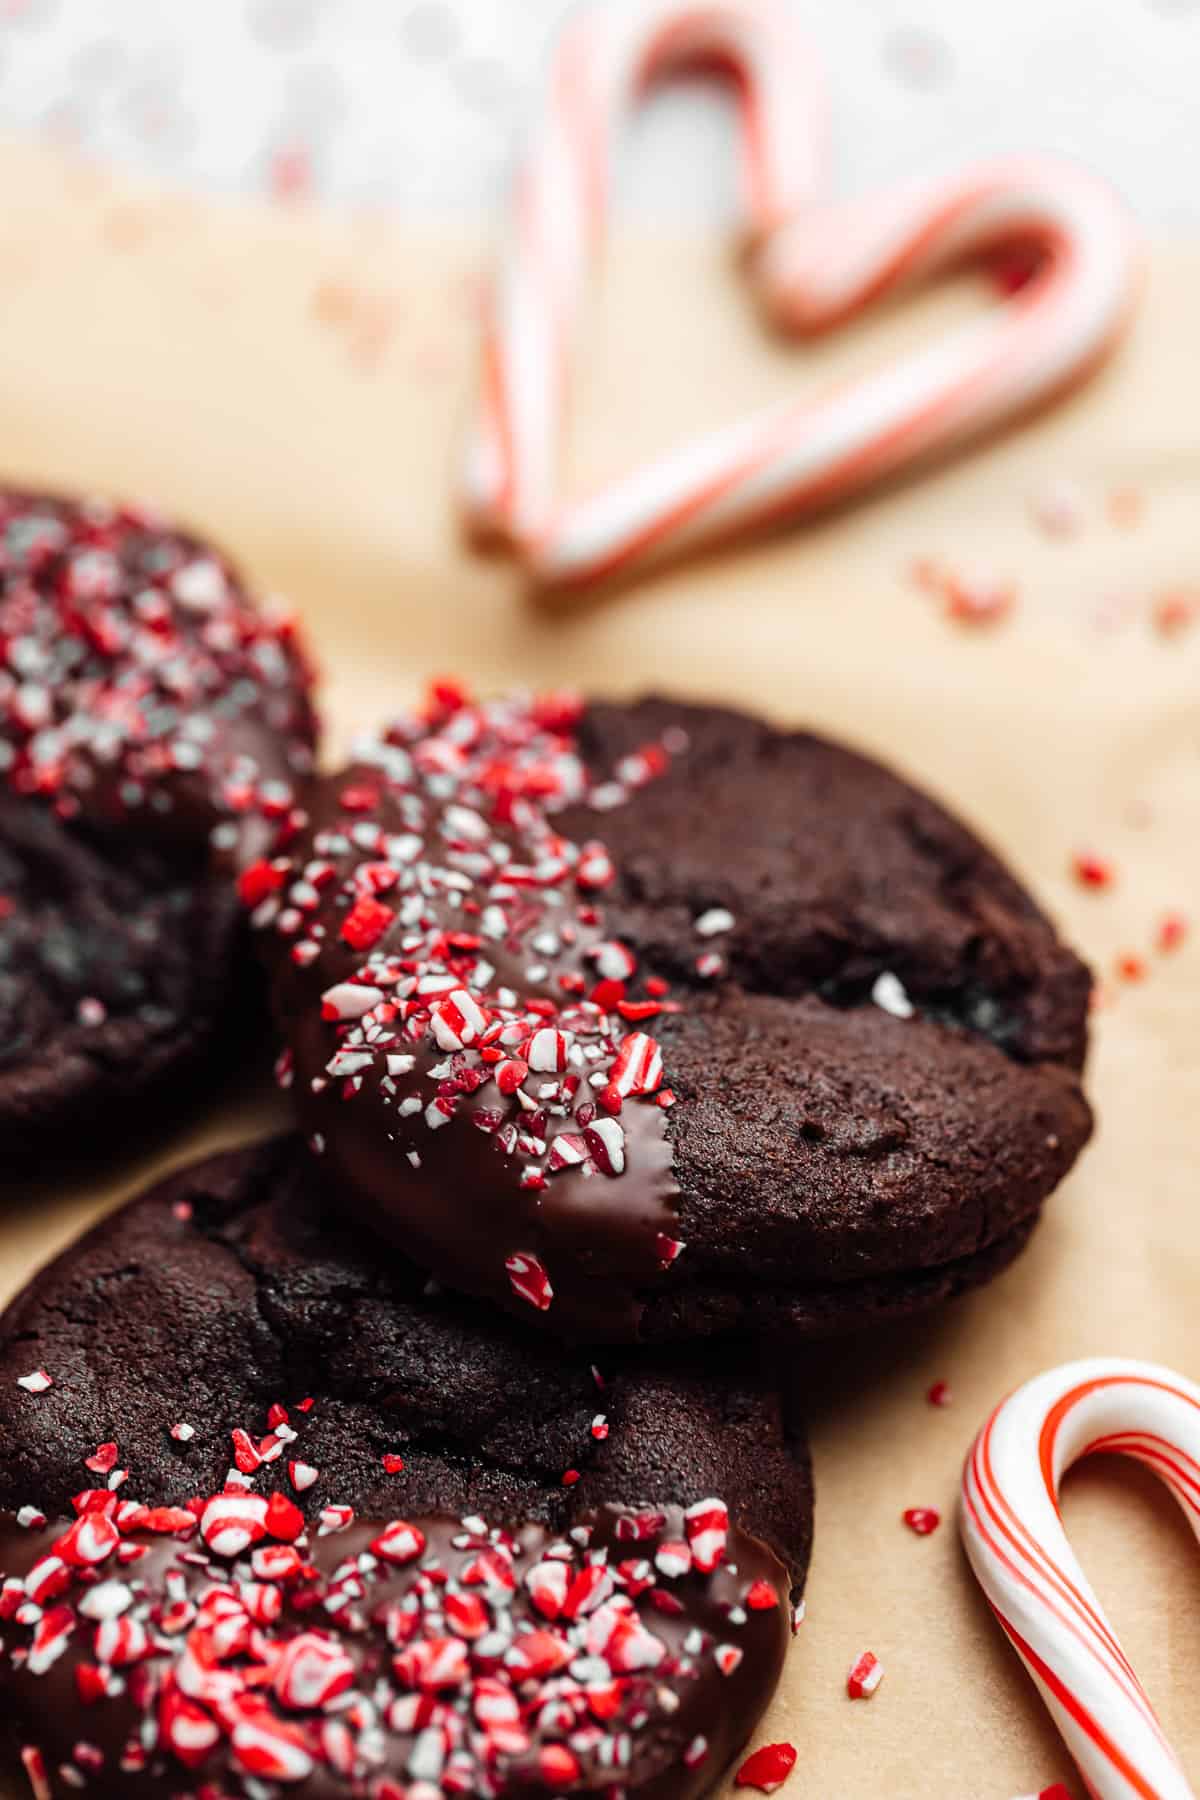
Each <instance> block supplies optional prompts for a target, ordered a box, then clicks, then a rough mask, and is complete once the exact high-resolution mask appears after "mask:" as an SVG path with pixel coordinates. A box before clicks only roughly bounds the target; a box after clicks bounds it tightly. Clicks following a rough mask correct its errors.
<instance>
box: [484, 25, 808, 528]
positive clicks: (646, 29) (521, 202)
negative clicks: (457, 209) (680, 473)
mask: <svg viewBox="0 0 1200 1800" xmlns="http://www.w3.org/2000/svg"><path fill="white" fill-rule="evenodd" d="M698 68H702V69H708V70H713V69H716V70H718V71H720V72H723V73H724V74H725V75H726V76H728V77H729V78H731V79H732V80H733V82H734V84H735V86H736V88H737V92H738V98H739V102H740V124H741V140H742V153H743V155H742V171H743V187H744V191H745V207H746V213H747V219H748V227H749V232H750V235H751V238H752V239H760V238H762V237H763V236H765V235H766V234H767V233H768V232H770V231H771V230H772V229H773V228H774V227H775V226H777V225H778V224H780V223H781V221H782V220H784V219H786V218H788V217H791V216H792V215H794V214H795V213H796V212H797V211H798V210H799V209H800V208H801V207H803V206H805V205H807V204H808V203H809V202H810V201H811V200H812V198H813V197H814V195H815V193H816V189H817V182H818V163H819V159H820V151H821V141H822V132H821V128H820V127H821V121H822V118H823V101H822V98H821V91H820V85H819V83H818V81H817V78H816V76H815V73H814V69H813V64H812V59H811V57H810V55H809V53H808V51H807V48H806V47H805V46H804V44H803V42H802V41H801V39H800V37H799V34H798V33H797V31H796V28H795V24H794V21H793V20H792V19H791V18H790V17H789V14H788V11H787V8H786V7H785V6H784V5H782V4H780V3H778V0H714V4H711V5H703V4H701V5H690V6H681V5H680V4H679V0H649V3H648V4H640V5H638V4H633V5H630V4H625V5H621V4H617V5H612V4H608V5H603V6H596V7H592V8H590V9H588V10H586V11H584V12H581V13H579V14H577V15H576V16H575V17H574V18H573V19H572V20H571V21H570V22H569V23H568V25H567V27H566V29H565V30H564V32H563V34H562V35H561V37H560V38H559V40H558V44H557V46H556V49H555V51H554V55H553V59H552V66H551V70H550V77H549V82H548V86H547V92H546V96H545V101H544V106H543V112H542V115H541V117H540V119H539V121H538V123H537V125H536V128H535V130H534V132H533V135H532V140H531V143H530V146H529V149H528V151H527V154H526V156H525V158H524V160H523V162H522V165H521V167H520V170H519V173H518V177H517V185H516V200H515V207H514V217H513V225H512V233H511V238H510V242H509V247H508V252H507V256H506V258H505V261H504V264H503V267H502V269H501V272H500V276H499V279H498V282H497V289H496V293H495V295H494V297H493V301H492V308H491V316H490V318H489V321H488V323H487V325H486V326H485V332H484V344H483V384H482V394H481V397H480V405H479V416H478V419H477V421H476V424H475V428H474V432H473V435H472V438H471V440H470V443H469V446H468V451H467V458H466V469H465V477H464V500H465V505H466V511H467V515H468V519H469V520H470V522H471V523H472V525H473V526H474V528H475V529H476V530H477V531H478V532H480V533H481V534H485V535H495V536H499V537H502V538H506V539H507V540H508V541H509V542H510V543H512V544H514V545H516V546H518V547H519V546H522V545H526V544H529V543H530V542H532V541H534V540H536V539H537V538H538V537H539V536H540V535H541V534H542V533H543V532H545V531H546V529H547V528H548V525H549V521H550V519H551V517H552V515H553V512H554V510H555V494H556V489H557V481H558V467H557V463H558V446H559V441H560V436H561V429H562V424H563V418H564V414H565V409H566V391H567V384H568V369H569V363H570V354H571V348H572V339H573V336H574V326H575V319H576V314H577V311H578V307H579V304H580V301H581V299H582V296H583V292H584V289H585V286H586V282H587V278H588V276H589V274H590V272H591V269H592V266H593V263H594V261H595V259H596V257H597V256H598V254H599V252H600V249H601V247H602V245H603V241H604V235H605V230H606V227H607V223H608V212H609V202H610V189H611V182H612V172H613V163H614V159H615V155H616V148H617V142H618V138H619V135H620V128H621V126H622V124H623V123H624V121H625V119H626V118H627V117H628V115H629V114H630V113H631V112H632V110H633V109H634V107H635V106H636V104H637V102H638V101H639V100H640V99H641V97H642V96H643V95H644V94H645V93H646V91H647V90H648V89H649V88H650V87H652V86H653V85H654V84H655V83H657V82H658V81H660V80H663V79H665V78H666V77H668V76H670V75H672V74H676V73H679V72H687V71H692V70H696V69H698Z"/></svg>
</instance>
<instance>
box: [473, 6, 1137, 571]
mask: <svg viewBox="0 0 1200 1800" xmlns="http://www.w3.org/2000/svg"><path fill="white" fill-rule="evenodd" d="M697 68H700V69H706V70H716V71H718V72H720V73H723V74H725V75H726V76H729V77H731V78H732V79H733V81H734V83H735V85H736V87H737V90H738V93H739V97H740V101H741V120H742V141H743V157H744V177H745V179H744V185H745V190H746V210H747V214H748V227H749V230H748V235H749V241H748V245H747V256H746V268H747V272H748V274H749V276H750V278H751V281H752V283H753V285H754V287H755V288H756V289H757V291H758V294H759V297H760V300H761V302H762V304H763V306H764V308H765V309H766V311H767V313H768V314H769V315H770V316H771V317H772V318H773V319H774V320H775V322H776V323H777V324H778V325H779V326H780V327H782V328H783V329H784V330H785V331H788V332H790V333H792V334H794V335H798V336H809V335H813V334H815V333H819V332H823V331H827V330H829V329H831V328H832V327H834V326H836V325H838V324H840V323H842V322H844V321H845V320H847V319H848V318H849V317H851V316H852V315H853V314H855V313H857V312H859V311H861V310H862V309H864V308H865V307H867V306H868V305H870V304H871V303H872V302H873V301H875V300H876V299H879V298H880V297H882V296H883V295H885V294H887V293H890V292H892V291H893V290H895V289H896V288H898V287H899V286H901V285H902V284H904V283H906V282H910V281H914V280H917V279H919V278H924V277H928V276H930V275H932V274H934V273H937V272H939V271H941V270H944V269H946V268H948V267H950V266H953V265H955V264H958V263H961V262H963V261H964V260H965V259H968V258H971V257H979V256H983V255H986V254H988V253H991V252H995V251H1001V250H1016V249H1019V250H1020V251H1021V252H1022V253H1023V255H1024V256H1026V257H1028V258H1029V259H1030V270H1031V272H1030V273H1029V276H1028V279H1026V280H1023V281H1022V282H1021V283H1020V285H1019V286H1018V287H1017V288H1016V290H1015V291H1014V292H1013V293H1012V294H1010V295H1009V297H1008V298H1007V300H1006V301H1005V303H1004V304H1003V305H1000V306H998V307H995V308H993V309H991V311H990V312H989V313H988V314H987V315H985V316H984V317H982V318H980V319H978V320H974V321H971V322H969V323H967V324H965V325H963V326H961V327H960V328H959V329H957V330H956V331H953V332H951V333H949V334H947V335H943V336H942V337H940V338H939V339H938V340H937V341H936V342H933V343H931V344H929V345H928V346H927V347H926V348H923V349H921V350H919V351H917V352H916V353H914V354H911V355H908V356H905V357H903V358H901V359H900V360H899V361H898V362H895V363H892V364H891V365H890V366H887V367H884V368H883V369H881V370H878V371H876V372H874V373H871V374H868V375H867V376H865V377H862V378H859V379H857V380H854V381H849V382H845V383H842V384H840V385H838V386H837V387H835V388H833V389H832V390H831V391H829V392H826V393H824V394H819V395H817V396H815V397H814V396H808V397H801V398H798V399H793V400H789V401H786V402H783V403H782V404H778V405H775V406H772V407H769V408H767V409H765V410H759V411H757V412H755V413H753V414H752V415H751V416H750V417H748V418H744V419H741V420H738V421H735V422H734V423H732V424H728V425H725V426H723V427H721V428H719V429H717V430H715V431H712V432H710V433H707V434H705V435H703V436H701V437H699V438H698V439H696V440H695V441H693V442H691V443H688V444H684V445H682V446H680V447H679V448H678V449H677V450H675V451H673V452H670V453H668V454H667V455H665V456H662V457H659V458H657V459H655V460H653V461H651V462H648V463H647V464H645V465H644V466H643V467H642V468H640V469H638V470H637V471H635V472H634V473H633V474H631V475H628V476H626V477H623V478H620V479H618V480H616V481H614V482H613V483H611V484H610V485H608V486H606V487H604V488H602V489H601V490H600V491H598V492H596V493H593V494H591V495H588V496H586V497H584V498H582V499H579V500H572V501H563V500H561V499H560V498H559V496H558V489H557V480H558V465H559V461H560V450H561V440H562V433H563V423H564V419H565V415H566V410H567V398H568V392H569V386H570V362H571V349H572V337H573V332H574V324H575V318H576V314H577V312H578V309H579V305H580V302H581V299H582V296H583V293H584V291H585V288H586V285H587V279H588V276H589V273H590V270H591V267H592V265H593V263H594V261H595V259H596V257H597V255H598V253H599V250H600V247H601V244H602V242H603V238H604V233H605V228H606V225H607V219H608V212H609V196H610V187H611V175H612V164H613V158H614V151H615V146H616V142H617V139H618V136H619V128H620V126H621V124H622V122H623V120H624V118H625V116H626V115H627V114H628V113H629V112H630V111H631V110H632V109H633V107H634V106H635V105H636V103H637V101H638V100H639V99H640V97H641V96H642V94H643V93H644V92H645V90H646V89H647V88H648V87H650V86H651V85H653V84H654V83H655V82H657V81H659V80H661V79H663V78H664V77H666V76H668V75H671V74H675V73H679V72H681V71H687V70H695V69H697ZM822 115H823V106H822V101H821V97H820V84H819V82H818V81H817V78H816V75H815V71H814V67H813V63H812V59H811V57H810V56H809V53H808V51H807V48H806V45H805V43H804V41H803V38H802V36H801V34H800V31H799V28H798V25H797V22H796V20H795V17H794V15H793V14H792V13H791V11H790V10H789V9H788V8H786V7H784V6H783V5H781V4H779V3H778V0H715V3H714V4H712V5H707V6H706V5H703V4H700V5H697V4H691V5H688V4H681V3H680V0H649V4H643V5H639V6H637V7H630V6H616V7H613V6H604V7H595V8H592V9H590V10H588V11H585V12H583V13H581V14H579V15H578V16H576V17H575V18H574V19H573V20H572V21H571V22H570V23H569V24H568V26H567V28H566V30H565V31H564V33H563V35H562V37H561V38H560V40H559V43H558V46H557V48H556V51H555V53H554V56H553V59H552V67H551V75H550V81H549V84H548V88H547V94H546V99H545V104H544V108H543V111H542V114H541V117H540V119H539V121H538V124H537V126H536V129H535V132H534V137H533V142H532V145H531V148H530V150H529V152H528V155H527V157H526V159H525V161H524V162H523V164H522V167H521V170H520V173H519V176H518V182H517V198H516V209H515V221H514V229H513V232H512V236H511V239H510V243H509V248H508V254H507V257H506V259H505V262H504V265H503V268H502V271H501V273H500V276H499V278H498V280H497V283H496V288H495V293H494V295H493V298H492V302H491V306H490V309H489V318H488V323H487V325H486V327H485V333H484V344H483V358H482V368H483V374H482V387H481V394H480V399H479V406H478V412H477V417H476V420H475V422H474V426H473V429H472V434H471V438H470V441H469V444H468V448H467V454H466V459H465V467H464V474H463V501H464V508H465V513H466V516H467V519H468V522H469V524H470V526H471V527H472V529H473V530H474V532H475V533H476V534H477V535H478V536H479V537H481V538H486V539H491V540H499V541H501V542H504V543H506V544H507V545H508V547H509V548H510V549H512V550H513V551H514V552H515V553H516V554H517V555H518V556H520V557H521V558H522V559H523V561H524V562H525V564H526V565H527V567H528V569H529V571H530V573H531V574H532V575H533V576H534V577H535V579H537V580H538V581H540V582H543V583H546V584H548V585H560V586H576V587H581V586H585V585H587V584H589V583H592V582H596V581H600V580H603V579H605V578H607V577H609V576H612V575H615V574H618V573H625V572H627V571H628V570H629V569H630V568H632V567H633V566H634V565H635V564H638V563H641V562H642V561H644V560H646V559H648V558H651V557H655V558H662V557H666V556H670V555H676V554H679V553H681V552H683V551H684V550H689V549H692V548H695V547H697V546H699V545H702V544H706V543H710V542H713V541H715V540H719V539H725V538H729V537H731V536H734V535H736V534H738V533H740V532H742V531H744V530H748V529H751V528H755V527H760V526H762V525H764V524H766V523H769V522H772V521H776V520H780V519H783V518H789V517H797V516H800V515H801V514H803V513H806V512H811V511H812V510H814V509H816V508H818V507H821V506H825V505H828V504H830V503H831V502H833V501H835V500H838V499H842V498H844V497H846V496H848V495H850V494H852V493H854V492H856V491H857V490H859V489H861V488H864V487H866V486H868V485H869V484H870V483H872V482H874V481H877V480H879V479H880V478H881V477H883V476H885V475H888V474H891V473H894V472H896V471H897V470H899V469H902V468H905V467H907V466H909V465H911V464H912V463H914V462H916V461H918V460H920V459H922V458H926V457H930V456H932V455H934V454H935V453H937V452H940V451H944V450H947V449H949V448H951V447H953V446H956V445H958V444H959V443H961V442H962V441H964V440H965V439H967V438H968V437H970V436H972V435H974V434H976V433H979V432H983V431H985V430H988V429H994V428H995V427H997V426H998V425H1000V424H1001V423H1003V422H1004V421H1006V420H1008V419H1010V418H1012V417H1014V416H1016V415H1017V414H1019V413H1022V412H1024V411H1026V410H1027V409H1029V408H1031V407H1033V406H1034V405H1036V404H1037V403H1038V402H1039V401H1042V400H1045V399H1047V398H1049V397H1050V396H1051V395H1053V394H1056V393H1058V392H1060V391H1062V390H1063V389H1065V388H1066V387H1068V386H1069V385H1071V383H1072V382H1074V381H1076V380H1078V379H1081V378H1082V377H1083V376H1084V375H1086V374H1087V373H1089V372H1090V371H1091V370H1092V369H1093V368H1094V367H1095V366H1096V365H1097V364H1098V363H1099V362H1100V361H1101V360H1102V358H1103V356H1104V355H1105V353H1106V352H1107V351H1108V350H1109V349H1111V348H1112V346H1113V345H1114V344H1115V342H1116V341H1117V339H1118V337H1119V336H1120V333H1121V330H1122V327H1123V325H1124V324H1125V322H1126V320H1127V319H1128V317H1129V314H1130V312H1131V309H1132V304H1133V300H1134V297H1135V294H1136V290H1137V276H1138V269H1139V262H1140V258H1139V253H1138V248H1137V243H1136V237H1135V233H1134V231H1133V229H1132V226H1131V224H1130V221H1129V219H1128V217H1127V215H1126V213H1125V211H1124V208H1123V207H1122V205H1121V203H1120V201H1119V200H1118V199H1117V197H1116V196H1115V194H1114V193H1113V192H1112V191H1111V190H1110V189H1109V188H1108V187H1106V186H1105V185H1104V184H1103V183H1102V182H1099V181H1097V180H1095V179H1094V178H1093V177H1092V176H1090V175H1088V174H1086V173H1085V172H1084V171H1083V170H1081V169H1078V168H1076V167H1074V166H1073V165H1070V164H1068V163H1065V162H1062V161H1059V160H1058V159H1055V158H1051V157H1044V156H1025V157H1013V158H1008V159H1001V160H997V161H993V162H990V163H986V164H981V165H977V166H974V167H970V168H967V169H963V170H960V171H959V172H957V173H954V174H951V175H949V176H946V177H943V178H941V179H938V180H934V181H921V182H915V183H908V184H906V185H904V186H902V187H899V188H896V189H894V190H888V191H886V192H883V193H877V194H873V195H870V196H868V197H867V198H866V199H865V200H861V201H856V202H851V203H849V204H844V205H843V204H823V203H821V201H820V199H819V192H818V181H819V169H820V164H821V155H820V149H821V139H822V136H823V133H822V131H821V129H820V121H821V119H822Z"/></svg>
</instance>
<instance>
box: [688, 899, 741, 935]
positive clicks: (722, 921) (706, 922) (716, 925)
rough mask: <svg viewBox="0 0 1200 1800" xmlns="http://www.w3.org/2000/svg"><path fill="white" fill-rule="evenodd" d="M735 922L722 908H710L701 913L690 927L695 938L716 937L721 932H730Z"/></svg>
mask: <svg viewBox="0 0 1200 1800" xmlns="http://www.w3.org/2000/svg"><path fill="white" fill-rule="evenodd" d="M736 923H737V920H736V919H735V918H734V916H733V914H732V913H731V912H729V911H728V909H727V908H726V907H724V906H710V907H709V909H708V911H707V912H702V913H701V914H700V917H699V918H698V919H697V920H696V921H695V923H694V925H693V926H692V929H693V931H694V932H695V933H696V935H697V937H718V936H719V935H720V934H721V933H722V932H725V931H732V930H733V928H734V926H735V925H736Z"/></svg>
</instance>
